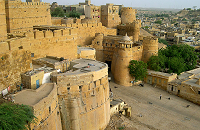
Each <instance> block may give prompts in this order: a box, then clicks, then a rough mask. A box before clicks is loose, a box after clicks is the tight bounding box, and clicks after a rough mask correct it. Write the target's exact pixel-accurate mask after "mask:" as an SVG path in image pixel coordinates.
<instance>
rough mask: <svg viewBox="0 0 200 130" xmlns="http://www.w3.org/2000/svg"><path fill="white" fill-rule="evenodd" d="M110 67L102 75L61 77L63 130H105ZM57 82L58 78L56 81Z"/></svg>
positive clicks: (102, 71) (108, 104)
mask: <svg viewBox="0 0 200 130" xmlns="http://www.w3.org/2000/svg"><path fill="white" fill-rule="evenodd" d="M107 74H108V67H104V68H102V69H100V70H99V71H93V72H88V73H76V71H75V72H74V73H73V72H72V75H71V74H70V75H65V74H64V75H58V76H57V77H56V81H57V85H58V97H59V104H60V105H61V112H62V114H61V115H62V124H63V128H64V129H72V130H74V129H92V130H99V129H104V128H105V127H106V125H107V123H108V122H109V119H110V116H109V115H110V101H109V100H110V99H109V85H108V75H107ZM54 81H55V78H54Z"/></svg>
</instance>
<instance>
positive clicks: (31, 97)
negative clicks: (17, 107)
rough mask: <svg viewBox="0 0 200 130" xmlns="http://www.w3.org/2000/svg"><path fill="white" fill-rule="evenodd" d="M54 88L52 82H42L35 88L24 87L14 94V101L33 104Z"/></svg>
mask: <svg viewBox="0 0 200 130" xmlns="http://www.w3.org/2000/svg"><path fill="white" fill-rule="evenodd" d="M53 88H54V84H53V83H46V84H43V85H42V86H41V87H40V88H38V89H37V90H32V89H26V90H22V91H21V92H19V93H17V94H15V98H14V99H15V103H19V104H24V105H30V106H33V105H35V104H37V103H38V102H39V101H40V100H42V99H43V98H45V97H47V96H48V95H49V94H50V93H51V91H52V90H53Z"/></svg>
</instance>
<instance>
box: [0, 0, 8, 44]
mask: <svg viewBox="0 0 200 130" xmlns="http://www.w3.org/2000/svg"><path fill="white" fill-rule="evenodd" d="M0 28H1V31H0V41H3V40H5V39H6V38H7V35H6V34H7V30H6V13H5V1H4V0H0Z"/></svg>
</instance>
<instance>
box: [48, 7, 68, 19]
mask: <svg viewBox="0 0 200 130" xmlns="http://www.w3.org/2000/svg"><path fill="white" fill-rule="evenodd" d="M51 16H52V17H64V16H65V13H64V11H63V9H62V8H61V7H57V8H55V10H54V11H52V12H51Z"/></svg>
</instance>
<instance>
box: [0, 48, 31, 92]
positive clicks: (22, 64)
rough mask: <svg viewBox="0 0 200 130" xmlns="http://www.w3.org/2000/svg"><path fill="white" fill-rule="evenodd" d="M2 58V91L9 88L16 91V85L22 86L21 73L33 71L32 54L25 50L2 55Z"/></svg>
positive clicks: (0, 81) (0, 80) (0, 87)
mask: <svg viewBox="0 0 200 130" xmlns="http://www.w3.org/2000/svg"><path fill="white" fill-rule="evenodd" d="M2 50H3V48H2ZM0 58H1V59H0V66H1V68H0V73H1V75H0V91H2V90H4V89H5V88H7V87H9V86H10V87H11V91H13V90H16V89H17V88H16V85H17V84H18V85H20V84H21V76H20V73H24V72H26V71H28V70H30V69H32V64H31V63H32V62H31V52H30V51H25V50H13V51H7V52H6V53H1V54H0Z"/></svg>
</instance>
